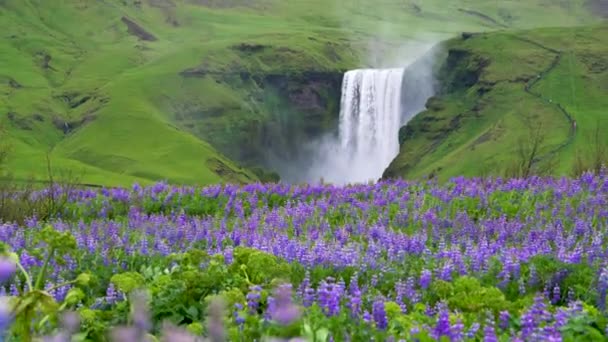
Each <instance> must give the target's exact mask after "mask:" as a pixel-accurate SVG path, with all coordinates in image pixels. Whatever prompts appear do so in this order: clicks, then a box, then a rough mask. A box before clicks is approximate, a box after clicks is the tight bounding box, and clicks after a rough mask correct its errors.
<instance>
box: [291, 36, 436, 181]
mask: <svg viewBox="0 0 608 342" xmlns="http://www.w3.org/2000/svg"><path fill="white" fill-rule="evenodd" d="M429 49H430V47H429V48H425V49H421V50H416V51H417V54H419V55H422V54H426V56H427V57H426V58H420V59H412V61H410V62H403V63H399V64H401V65H404V68H388V69H387V68H385V69H357V70H351V71H348V72H347V73H346V74H344V77H343V81H342V98H341V103H340V117H339V127H338V132H337V133H338V134H337V135H334V134H331V135H326V136H323V137H320V138H319V139H318V140H314V141H311V142H309V143H308V144H305V145H303V146H302V152H301V153H302V156H303V158H301V159H299V160H296V161H294V162H290V163H287V166H286V164H283V165H282V166H283V168H282V170H283V172H282V173H281V178H282V179H283V181H286V182H294V183H300V182H309V183H316V182H319V180H323V181H324V182H328V183H332V184H336V185H344V184H352V183H365V182H369V181H377V180H379V179H380V178H381V177H382V174H383V173H384V171H385V170H386V168H387V167H388V166H389V165H390V163H391V162H392V161H393V159H394V158H395V157H396V156H397V155H398V154H399V149H400V146H399V145H400V144H399V129H400V128H401V127H403V126H404V125H406V124H407V123H408V122H409V120H410V119H412V118H413V117H414V116H415V115H417V114H418V113H420V112H421V111H423V110H424V109H425V105H426V102H427V100H428V99H429V98H430V97H431V96H433V95H434V94H435V78H434V76H433V71H432V70H433V69H432V65H433V54H432V53H431V54H427V53H428V51H429Z"/></svg>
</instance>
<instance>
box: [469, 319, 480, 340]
mask: <svg viewBox="0 0 608 342" xmlns="http://www.w3.org/2000/svg"><path fill="white" fill-rule="evenodd" d="M480 327H481V325H480V324H479V323H477V322H475V323H473V324H472V325H471V327H470V328H469V330H468V331H467V334H466V337H467V338H470V339H472V338H475V336H476V335H477V332H478V331H479V328H480Z"/></svg>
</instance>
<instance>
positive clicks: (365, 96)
mask: <svg viewBox="0 0 608 342" xmlns="http://www.w3.org/2000/svg"><path fill="white" fill-rule="evenodd" d="M402 82H403V69H360V70H352V71H349V72H347V73H346V74H345V75H344V80H343V83H342V101H341V104H340V136H339V139H340V143H341V145H340V147H341V148H340V150H341V151H340V154H342V156H341V157H339V159H343V158H346V164H347V165H348V168H349V169H350V172H349V173H348V174H342V175H340V178H341V179H340V180H337V179H331V180H330V179H328V181H332V182H336V181H341V182H346V183H349V182H367V181H377V180H378V179H380V177H382V173H383V171H384V170H385V169H386V168H387V167H388V165H389V164H390V163H391V161H392V160H393V159H394V158H395V157H396V156H397V154H399V128H400V127H401V117H402V110H401V84H402ZM334 157H335V156H334Z"/></svg>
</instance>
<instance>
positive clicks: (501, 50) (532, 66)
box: [385, 25, 608, 179]
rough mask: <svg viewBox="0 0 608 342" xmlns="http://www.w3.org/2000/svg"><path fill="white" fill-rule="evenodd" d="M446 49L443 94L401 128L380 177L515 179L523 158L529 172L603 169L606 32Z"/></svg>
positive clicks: (514, 37) (469, 41)
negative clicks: (397, 147)
mask: <svg viewBox="0 0 608 342" xmlns="http://www.w3.org/2000/svg"><path fill="white" fill-rule="evenodd" d="M444 50H445V53H446V54H447V56H446V57H445V59H444V62H443V65H442V66H441V69H440V71H439V75H440V80H441V81H442V85H443V86H442V92H441V93H440V94H439V95H438V96H437V97H434V98H432V99H431V100H430V101H429V102H428V110H427V111H425V112H423V113H421V114H419V115H418V116H417V117H415V118H414V119H413V120H412V121H411V122H410V123H409V124H408V125H407V126H406V127H404V128H402V130H401V132H400V141H401V144H402V146H401V153H400V155H399V156H398V157H397V158H396V159H395V160H394V161H393V163H392V164H391V166H390V167H389V168H388V170H386V172H385V176H386V177H394V176H406V177H422V176H430V175H436V176H439V178H440V179H446V178H448V177H452V176H457V175H465V176H476V175H484V174H493V175H518V174H521V173H522V172H521V170H517V169H518V166H521V165H520V164H521V163H522V159H526V158H527V160H528V161H532V163H531V165H530V167H529V168H528V167H526V169H530V173H537V174H538V173H551V174H556V175H562V174H564V175H565V174H571V173H573V172H576V171H577V168H580V166H581V165H580V164H581V163H582V164H586V165H583V166H586V167H590V166H592V164H593V161H594V160H595V159H597V158H598V157H599V158H604V160H608V159H606V158H608V155H604V154H605V151H608V149H607V147H608V136H606V134H605V132H606V131H608V112H606V109H607V108H608V97H607V96H606V94H608V57H607V56H608V26H607V25H595V26H589V27H579V28H569V29H564V28H550V29H536V30H532V31H503V32H497V33H488V34H475V35H464V36H463V37H459V38H454V39H452V40H450V41H449V42H447V43H446V44H445V47H444ZM535 142H536V143H535ZM534 146H537V148H536V149H535V148H534ZM598 150H599V152H598ZM522 152H523V155H524V156H525V157H523V158H522ZM598 154H600V155H601V156H599V155H598ZM526 166H527V165H526ZM518 171H520V172H518ZM524 171H525V170H524Z"/></svg>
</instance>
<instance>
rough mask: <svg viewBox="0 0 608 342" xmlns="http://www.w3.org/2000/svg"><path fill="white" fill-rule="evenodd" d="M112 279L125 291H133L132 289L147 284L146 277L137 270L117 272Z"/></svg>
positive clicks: (119, 288)
mask: <svg viewBox="0 0 608 342" xmlns="http://www.w3.org/2000/svg"><path fill="white" fill-rule="evenodd" d="M110 281H111V282H112V283H113V284H114V285H116V288H118V290H120V291H122V292H124V293H131V292H132V291H134V290H136V289H139V288H141V287H143V286H145V279H144V277H143V276H142V275H141V274H139V273H137V272H125V273H119V274H115V275H113V276H112V278H111V279H110Z"/></svg>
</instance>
